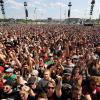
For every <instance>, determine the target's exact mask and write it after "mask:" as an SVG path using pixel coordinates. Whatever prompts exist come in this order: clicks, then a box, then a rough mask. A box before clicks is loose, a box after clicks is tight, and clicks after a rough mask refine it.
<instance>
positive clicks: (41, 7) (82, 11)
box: [0, 0, 100, 20]
mask: <svg viewBox="0 0 100 100" xmlns="http://www.w3.org/2000/svg"><path fill="white" fill-rule="evenodd" d="M3 1H4V8H5V13H6V18H15V19H20V18H23V19H24V18H25V9H24V2H27V10H28V15H29V16H28V18H29V19H33V20H34V19H47V18H49V17H51V18H53V19H60V18H61V19H65V18H68V17H67V15H68V14H67V13H68V3H69V2H71V3H72V7H71V18H89V17H90V16H89V12H90V8H91V1H92V0H3ZM95 1H96V2H95V5H94V11H93V16H92V18H99V14H100V0H95ZM0 9H1V8H0ZM0 18H3V16H2V13H1V10H0Z"/></svg>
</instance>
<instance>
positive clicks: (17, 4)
mask: <svg viewBox="0 0 100 100" xmlns="http://www.w3.org/2000/svg"><path fill="white" fill-rule="evenodd" d="M5 3H6V4H10V8H13V9H18V10H20V9H22V8H24V5H23V4H22V3H20V2H17V1H16V0H6V1H5Z"/></svg>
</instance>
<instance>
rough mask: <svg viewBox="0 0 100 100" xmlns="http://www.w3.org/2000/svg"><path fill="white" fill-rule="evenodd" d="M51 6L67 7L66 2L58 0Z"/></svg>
mask: <svg viewBox="0 0 100 100" xmlns="http://www.w3.org/2000/svg"><path fill="white" fill-rule="evenodd" d="M50 7H52V8H55V7H56V8H58V7H62V8H65V7H66V5H65V4H64V3H61V2H56V3H51V4H50Z"/></svg>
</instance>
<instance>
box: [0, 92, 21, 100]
mask: <svg viewBox="0 0 100 100" xmlns="http://www.w3.org/2000/svg"><path fill="white" fill-rule="evenodd" d="M1 99H11V100H20V99H19V92H11V93H9V94H7V93H4V92H3V91H2V92H1V94H0V100H1Z"/></svg>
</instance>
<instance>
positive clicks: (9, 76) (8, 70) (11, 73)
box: [4, 68, 16, 80]
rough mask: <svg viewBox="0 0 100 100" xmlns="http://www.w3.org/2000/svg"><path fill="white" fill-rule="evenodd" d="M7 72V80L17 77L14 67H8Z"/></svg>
mask: <svg viewBox="0 0 100 100" xmlns="http://www.w3.org/2000/svg"><path fill="white" fill-rule="evenodd" d="M5 72H6V76H5V77H4V79H6V80H15V79H16V75H15V74H14V73H13V72H14V69H13V68H8V69H6V70H5Z"/></svg>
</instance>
